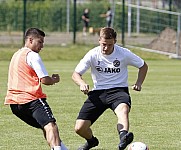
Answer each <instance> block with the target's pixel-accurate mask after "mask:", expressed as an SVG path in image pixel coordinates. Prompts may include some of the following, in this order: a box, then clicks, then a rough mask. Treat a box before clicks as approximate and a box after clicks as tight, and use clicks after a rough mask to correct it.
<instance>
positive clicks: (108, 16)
mask: <svg viewBox="0 0 181 150" xmlns="http://www.w3.org/2000/svg"><path fill="white" fill-rule="evenodd" d="M112 16H113V14H112V10H111V8H110V7H108V9H107V12H106V13H105V14H101V15H100V17H105V18H106V22H107V25H106V26H107V27H111V23H112Z"/></svg>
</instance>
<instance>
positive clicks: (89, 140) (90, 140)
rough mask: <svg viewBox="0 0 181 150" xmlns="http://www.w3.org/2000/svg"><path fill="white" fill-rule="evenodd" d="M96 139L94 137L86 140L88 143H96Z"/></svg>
mask: <svg viewBox="0 0 181 150" xmlns="http://www.w3.org/2000/svg"><path fill="white" fill-rule="evenodd" d="M94 138H95V137H94V136H92V138H91V139H86V140H87V142H88V143H91V142H92V141H94Z"/></svg>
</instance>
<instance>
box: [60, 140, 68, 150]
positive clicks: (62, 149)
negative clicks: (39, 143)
mask: <svg viewBox="0 0 181 150" xmlns="http://www.w3.org/2000/svg"><path fill="white" fill-rule="evenodd" d="M61 150H68V149H67V147H66V146H65V145H64V144H63V142H61Z"/></svg>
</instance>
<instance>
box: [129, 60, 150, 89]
mask: <svg viewBox="0 0 181 150" xmlns="http://www.w3.org/2000/svg"><path fill="white" fill-rule="evenodd" d="M147 70H148V65H147V64H146V62H144V65H143V66H142V67H141V68H139V71H138V79H137V81H136V83H135V84H134V85H133V86H132V89H133V90H135V91H141V85H142V84H143V82H144V80H145V77H146V74H147Z"/></svg>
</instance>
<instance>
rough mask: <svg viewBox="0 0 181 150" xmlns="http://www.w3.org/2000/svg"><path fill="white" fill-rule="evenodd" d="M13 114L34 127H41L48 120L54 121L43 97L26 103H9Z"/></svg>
mask: <svg viewBox="0 0 181 150" xmlns="http://www.w3.org/2000/svg"><path fill="white" fill-rule="evenodd" d="M10 107H11V110H12V112H13V114H15V115H16V116H17V117H18V118H20V119H21V120H23V121H24V122H26V123H27V124H29V125H30V126H33V127H36V128H42V129H43V127H44V126H45V125H47V124H48V123H49V122H56V120H55V118H54V116H53V113H52V111H51V109H50V107H49V105H48V103H47V102H46V99H45V98H42V99H37V100H34V101H31V102H29V103H26V104H11V105H10Z"/></svg>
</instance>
